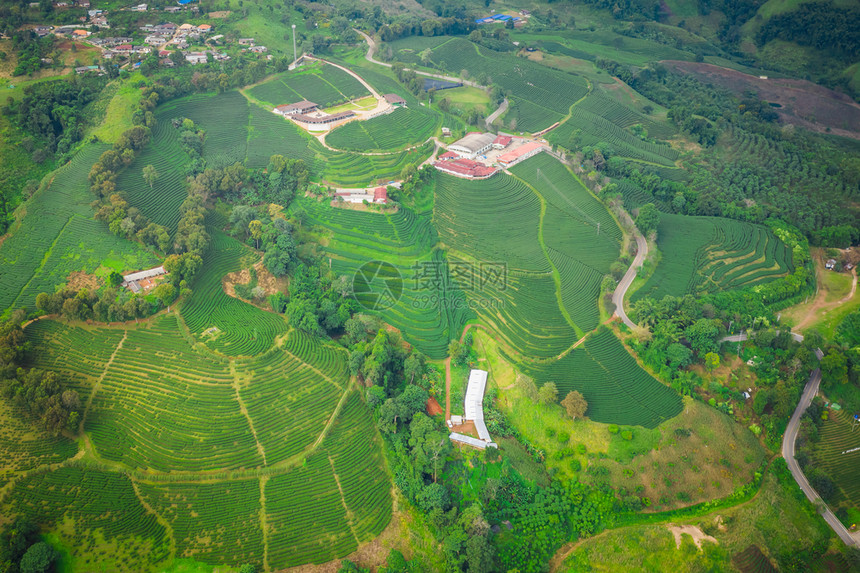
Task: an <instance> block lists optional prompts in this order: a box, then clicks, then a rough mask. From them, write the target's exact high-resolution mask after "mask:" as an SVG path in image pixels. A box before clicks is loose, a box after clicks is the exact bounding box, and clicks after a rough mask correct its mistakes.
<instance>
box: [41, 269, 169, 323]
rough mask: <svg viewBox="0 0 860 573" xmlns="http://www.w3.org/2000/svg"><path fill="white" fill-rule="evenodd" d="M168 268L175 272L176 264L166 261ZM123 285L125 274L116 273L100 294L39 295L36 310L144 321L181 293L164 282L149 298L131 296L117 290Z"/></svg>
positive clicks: (83, 317)
mask: <svg viewBox="0 0 860 573" xmlns="http://www.w3.org/2000/svg"><path fill="white" fill-rule="evenodd" d="M168 260H170V258H168ZM167 266H171V269H174V266H173V265H170V264H169V263H167V262H165V268H167ZM177 276H180V272H176V274H171V277H170V278H171V279H173V280H176V279H177ZM120 282H122V275H120V274H119V273H114V274H113V275H112V276H111V280H110V284H109V285H108V286H107V287H106V288H104V289H102V290H101V291H91V290H89V289H87V288H82V289H80V290H78V291H75V290H73V289H68V288H66V289H62V290H59V291H57V292H55V293H53V294H49V293H45V292H43V293H39V294H38V295H37V296H36V308H37V309H38V310H39V311H41V312H44V313H46V314H59V315H60V316H62V317H63V318H65V319H66V320H95V321H97V322H121V321H125V320H132V319H135V318H144V317H146V316H149V315H151V314H152V313H154V312H157V311H159V310H160V309H161V308H164V307H166V306H168V305H169V304H170V303H172V302H173V301H174V300H175V299H176V296H177V294H178V293H179V292H180V289H178V288H177V287H176V285H174V284H173V283H172V282H162V283H161V284H159V285H158V286H156V287H155V288H154V289H152V291H151V294H150V295H147V296H144V295H141V294H131V293H130V292H129V291H127V290H125V289H117V286H118V285H119V283H120Z"/></svg>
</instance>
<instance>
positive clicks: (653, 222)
mask: <svg viewBox="0 0 860 573" xmlns="http://www.w3.org/2000/svg"><path fill="white" fill-rule="evenodd" d="M659 224H660V211H658V210H657V207H655V206H654V203H646V204H644V205H642V206H641V207H639V214H638V215H636V226H637V227H639V230H640V231H642V234H644V235H647V234H648V233H650V232H651V231H656V230H657V225H659Z"/></svg>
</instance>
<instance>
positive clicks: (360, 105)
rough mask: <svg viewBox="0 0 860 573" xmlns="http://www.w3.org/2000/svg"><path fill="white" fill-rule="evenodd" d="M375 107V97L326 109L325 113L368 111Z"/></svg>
mask: <svg viewBox="0 0 860 573" xmlns="http://www.w3.org/2000/svg"><path fill="white" fill-rule="evenodd" d="M374 107H376V98H375V97H373V96H367V97H363V98H360V99H356V100H353V101H350V102H347V103H345V104H343V105H337V106H334V107H329V108H326V109H325V110H324V111H325V112H326V113H338V112H340V111H349V110H353V109H359V110H368V109H373V108H374Z"/></svg>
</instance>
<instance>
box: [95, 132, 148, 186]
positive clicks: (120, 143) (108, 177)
mask: <svg viewBox="0 0 860 573" xmlns="http://www.w3.org/2000/svg"><path fill="white" fill-rule="evenodd" d="M151 135H152V132H151V131H150V129H149V128H148V127H146V126H135V127H132V128H131V129H128V130H126V131H125V132H123V134H122V135H121V136H120V138H119V140H117V142H116V143H114V145H113V147H112V148H111V149H108V150H107V151H105V152H104V153H102V154H101V157H99V159H98V161H96V162H95V163H94V164H93V166H92V167H91V168H90V173H89V176H88V177H89V182H90V189H91V190H92V192H93V193H94V194H95V195H96V197H98V198H100V199H101V198H104V197H110V196H111V195H112V194H113V193H115V192H116V177H117V175H118V174H119V172H120V171H121V170H122V169H123V168H125V167H128V166H129V165H130V164H131V162H132V161H134V157H135V155H136V153H137V152H138V151H140V150H141V149H143V146H144V145H146V144H147V143H149V139H150V137H151Z"/></svg>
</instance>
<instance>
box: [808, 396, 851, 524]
mask: <svg viewBox="0 0 860 573" xmlns="http://www.w3.org/2000/svg"><path fill="white" fill-rule="evenodd" d="M851 418H852V414H850V413H847V412H845V411H841V412H833V411H831V412H830V419H829V420H828V421H827V422H825V423H824V425H823V426H822V428H821V441H820V442H818V443H817V444H816V446H815V456H814V457H815V462H816V463H817V464H819V465H820V466H821V468H822V469H824V470H825V471H826V473H827V475H828V476H829V477H830V479H832V480H833V483H834V485H835V486H836V495H835V496H834V500H833V502H832V503H831V506H832V507H833V510H834V511H836V509H837V508H840V507H841V508H845V509H850V510H852V512H853V515H854V516H857V515H858V514H860V476H858V475H857V468H858V467H860V432H858V431H857V430H856V429H855V430H854V431H853V432H852V431H851ZM855 519H856V517H855ZM848 525H850V523H849V524H848Z"/></svg>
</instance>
